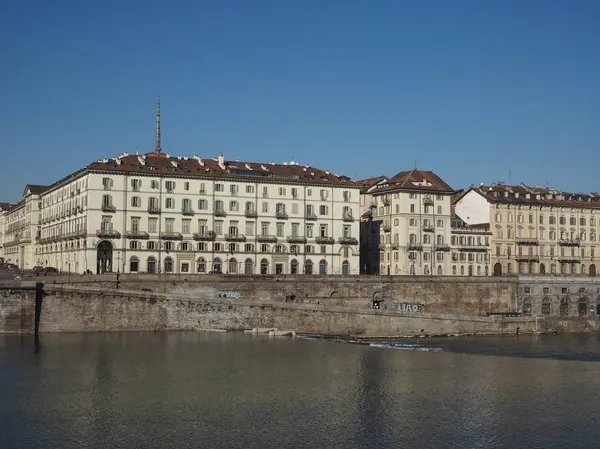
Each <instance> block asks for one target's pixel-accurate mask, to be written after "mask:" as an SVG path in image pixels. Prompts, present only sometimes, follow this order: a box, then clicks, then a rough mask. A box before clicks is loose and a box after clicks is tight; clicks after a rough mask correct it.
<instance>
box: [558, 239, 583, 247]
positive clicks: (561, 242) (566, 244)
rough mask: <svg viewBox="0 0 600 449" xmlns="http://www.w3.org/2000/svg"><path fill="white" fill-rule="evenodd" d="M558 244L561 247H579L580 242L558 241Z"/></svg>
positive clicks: (572, 240) (574, 240) (570, 240)
mask: <svg viewBox="0 0 600 449" xmlns="http://www.w3.org/2000/svg"><path fill="white" fill-rule="evenodd" d="M558 244H559V245H560V246H579V244H580V240H579V239H560V240H559V241H558Z"/></svg>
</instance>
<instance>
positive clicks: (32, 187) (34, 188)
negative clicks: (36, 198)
mask: <svg viewBox="0 0 600 449" xmlns="http://www.w3.org/2000/svg"><path fill="white" fill-rule="evenodd" d="M49 188H50V186H42V185H39V184H27V185H26V186H25V191H24V192H27V189H29V191H30V192H31V193H33V194H34V195H39V194H40V193H44V192H45V191H46V190H48V189H49Z"/></svg>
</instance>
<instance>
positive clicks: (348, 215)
mask: <svg viewBox="0 0 600 449" xmlns="http://www.w3.org/2000/svg"><path fill="white" fill-rule="evenodd" d="M342 220H344V221H348V222H352V221H354V217H353V216H352V212H349V211H347V212H344V213H343V214H342Z"/></svg>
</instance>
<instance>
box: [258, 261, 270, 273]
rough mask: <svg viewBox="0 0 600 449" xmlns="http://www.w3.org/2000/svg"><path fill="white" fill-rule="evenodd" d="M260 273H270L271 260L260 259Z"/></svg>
mask: <svg viewBox="0 0 600 449" xmlns="http://www.w3.org/2000/svg"><path fill="white" fill-rule="evenodd" d="M260 274H269V261H268V260H267V259H262V260H261V261H260Z"/></svg>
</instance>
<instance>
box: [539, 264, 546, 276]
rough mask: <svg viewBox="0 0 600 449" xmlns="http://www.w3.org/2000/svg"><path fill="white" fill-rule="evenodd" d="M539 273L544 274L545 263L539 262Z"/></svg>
mask: <svg viewBox="0 0 600 449" xmlns="http://www.w3.org/2000/svg"><path fill="white" fill-rule="evenodd" d="M540 274H546V265H544V264H543V263H541V264H540Z"/></svg>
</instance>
